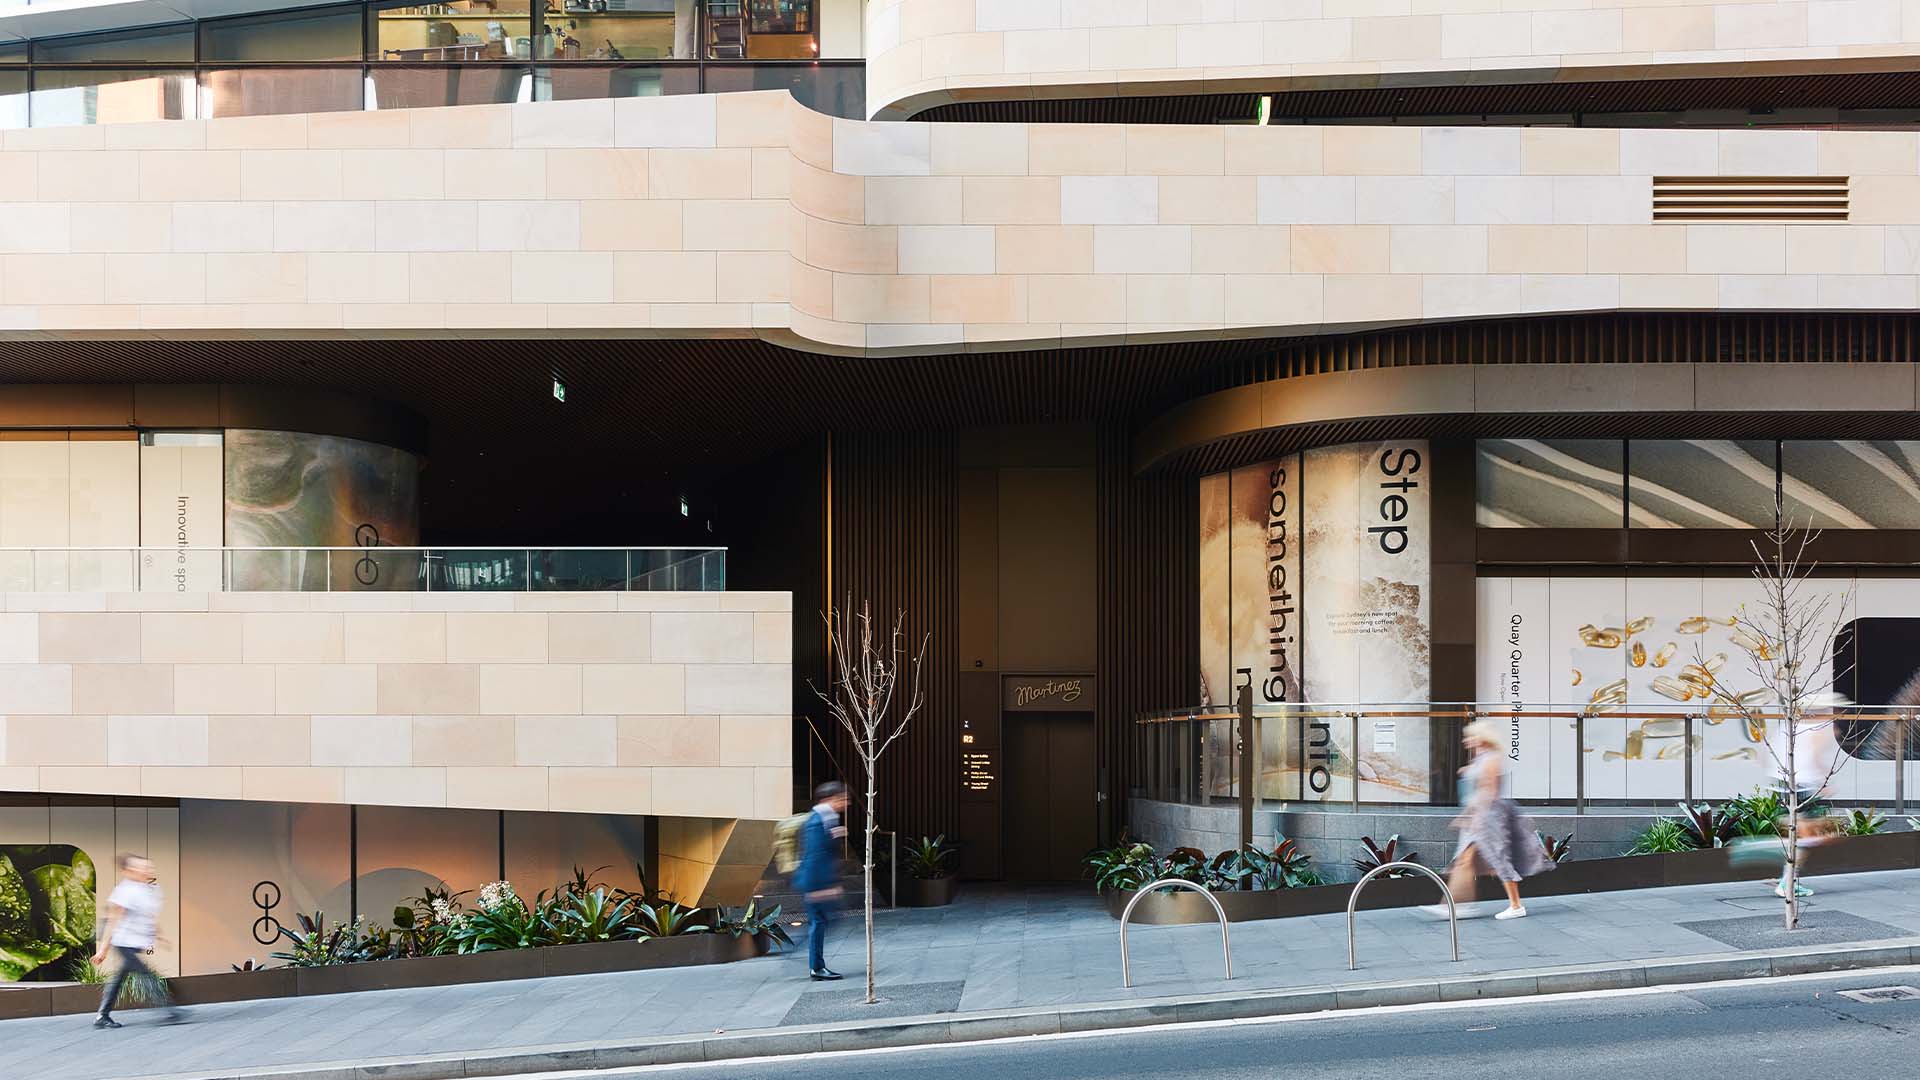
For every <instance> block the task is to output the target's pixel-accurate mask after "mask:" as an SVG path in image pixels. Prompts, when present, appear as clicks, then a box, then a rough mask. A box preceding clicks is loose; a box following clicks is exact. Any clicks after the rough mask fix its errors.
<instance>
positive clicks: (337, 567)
mask: <svg viewBox="0 0 1920 1080" xmlns="http://www.w3.org/2000/svg"><path fill="white" fill-rule="evenodd" d="M726 568H727V552H726V549H725V548H511V547H488V548H481V547H353V548H338V547H332V548H329V547H272V548H175V547H151V548H131V547H105V548H102V547H78V548H50V547H40V548H0V592H14V593H50V592H52V593H75V592H666V591H674V592H708V591H718V590H721V589H724V588H726V582H727V571H726Z"/></svg>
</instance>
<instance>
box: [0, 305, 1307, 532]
mask: <svg viewBox="0 0 1920 1080" xmlns="http://www.w3.org/2000/svg"><path fill="white" fill-rule="evenodd" d="M1273 349H1274V343H1273V342H1271V341H1259V340H1235V341H1207V342H1193V343H1176V344H1167V345H1154V346H1142V347H1135V348H1125V347H1118V346H1114V347H1102V348H1091V349H1056V350H1042V351H1034V352H1008V353H986V354H960V355H951V356H931V357H891V358H885V359H847V358H839V357H830V356H820V355H815V354H811V353H802V352H795V351H792V350H788V349H784V348H781V347H779V346H776V345H771V344H768V343H766V342H763V341H759V340H757V339H751V338H738V339H719V340H688V341H669V340H608V341H577V340H557V341H525V340H517V341H507V340H496V341H452V340H408V341H264V340H242V341H206V340H189V341H145V340H142V341H128V340H117V341H44V340H40V341H23V340H15V341H6V342H0V394H4V393H5V392H6V384H7V383H21V382H45V383H75V382H181V383H187V382H227V383H262V384H269V385H275V386H287V387H330V388H336V389H341V390H346V391H350V392H352V393H355V394H358V395H360V396H363V397H372V398H377V399H384V400H388V401H394V402H398V403H400V404H403V405H406V406H408V407H410V408H411V409H413V410H414V411H415V412H417V413H419V414H420V415H421V416H423V417H425V418H426V421H427V425H428V439H429V454H430V457H431V464H430V467H429V469H428V472H427V476H426V478H425V491H424V499H425V502H426V515H427V516H426V522H425V524H426V527H427V529H428V532H429V535H430V536H432V537H434V538H436V539H438V540H439V541H440V542H447V541H446V540H445V538H446V537H448V536H457V537H461V538H463V539H478V538H488V539H484V540H479V542H488V543H492V542H499V543H508V542H527V543H533V542H560V541H559V540H556V539H553V538H552V537H553V536H554V535H555V533H556V531H558V530H562V529H563V523H564V522H566V521H567V520H570V519H571V520H578V519H579V518H580V516H581V515H583V514H590V513H593V512H595V511H596V509H597V508H603V507H605V506H606V505H607V504H608V503H609V502H610V501H617V500H618V499H619V497H620V496H621V495H623V494H629V495H631V494H633V493H635V492H637V491H639V490H640V489H643V488H644V489H649V490H653V491H654V493H656V494H657V490H655V489H658V488H659V487H660V486H662V485H668V486H669V487H670V486H671V485H688V484H692V485H695V486H698V485H699V484H701V483H705V482H711V481H714V480H716V479H717V478H720V477H724V476H726V475H727V474H729V473H732V472H734V471H736V470H739V469H741V468H743V467H745V466H747V465H750V464H752V463H754V462H756V461H760V460H762V459H764V458H766V457H767V456H768V455H770V454H773V453H776V452H778V451H782V450H784V449H786V448H788V447H791V446H794V445H797V444H799V443H801V442H802V441H803V440H806V439H808V438H810V437H813V436H816V435H818V434H819V433H821V432H823V431H827V430H831V429H871V430H875V431H882V432H885V431H902V432H904V431H916V430H930V429H931V430H938V429H952V428H959V427H970V426H988V425H999V424H1019V423H1039V422H1047V421H1092V420H1099V419H1107V418H1116V417H1117V418H1131V417H1135V416H1137V415H1140V414H1143V413H1144V412H1145V411H1147V410H1148V409H1150V408H1154V407H1157V406H1158V404H1159V403H1160V402H1162V401H1164V400H1166V397H1167V395H1168V394H1169V393H1170V392H1172V391H1173V390H1175V389H1176V388H1178V387H1180V386H1182V385H1184V384H1186V383H1189V382H1191V381H1192V380H1193V379H1194V378H1195V377H1196V376H1197V375H1198V374H1199V373H1200V372H1202V371H1206V370H1209V369H1211V368H1215V367H1218V366H1220V365H1222V364H1226V363H1230V362H1234V361H1242V362H1244V361H1248V360H1250V359H1252V358H1254V357H1257V356H1260V355H1263V354H1267V353H1271V352H1272V351H1273ZM552 377H558V378H559V379H560V380H561V381H563V382H564V383H566V385H567V391H568V392H567V401H566V403H565V404H564V405H562V404H560V403H558V402H556V401H554V400H553V397H552V392H551V385H550V381H549V380H550V378H552ZM621 527H622V526H620V525H619V524H618V522H611V523H609V524H608V525H607V526H606V527H605V528H604V529H601V530H599V531H597V532H592V533H591V534H590V535H584V536H580V537H579V538H578V539H577V540H570V541H569V542H582V543H585V542H600V543H612V542H621V541H632V540H633V539H634V538H633V537H632V536H628V535H615V533H616V532H618V530H619V529H620V528H621ZM523 529H546V530H549V531H547V532H543V533H540V534H539V535H538V536H536V535H534V534H523V533H522V532H520V531H518V530H523ZM540 537H545V539H541V538H540Z"/></svg>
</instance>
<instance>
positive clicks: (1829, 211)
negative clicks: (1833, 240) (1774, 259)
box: [1653, 176, 1848, 222]
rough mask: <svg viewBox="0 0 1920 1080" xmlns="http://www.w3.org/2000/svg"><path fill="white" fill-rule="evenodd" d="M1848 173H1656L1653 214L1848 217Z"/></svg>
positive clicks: (1705, 218) (1682, 218) (1683, 218)
mask: <svg viewBox="0 0 1920 1080" xmlns="http://www.w3.org/2000/svg"><path fill="white" fill-rule="evenodd" d="M1847 181H1848V178H1847V177H1844V176H1656V177H1654V178H1653V220H1655V221H1670V222H1687V221H1693V222H1712V221H1778V222H1822V221H1845V220H1847V205H1848V203H1847V196H1848V190H1847V188H1848V184H1847Z"/></svg>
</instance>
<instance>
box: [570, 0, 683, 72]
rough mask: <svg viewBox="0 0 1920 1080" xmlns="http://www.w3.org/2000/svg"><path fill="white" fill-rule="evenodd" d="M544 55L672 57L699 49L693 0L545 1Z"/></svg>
mask: <svg viewBox="0 0 1920 1080" xmlns="http://www.w3.org/2000/svg"><path fill="white" fill-rule="evenodd" d="M545 4H546V7H545V11H546V23H547V25H546V30H545V32H543V33H542V34H541V36H540V42H539V54H540V56H541V58H542V59H551V60H673V59H690V58H692V57H693V56H694V55H695V53H694V48H693V41H694V36H693V35H694V26H695V25H696V23H697V22H698V20H697V19H696V18H695V17H694V6H693V5H694V0H626V2H625V3H624V4H619V5H618V6H614V7H609V5H608V2H607V0H545Z"/></svg>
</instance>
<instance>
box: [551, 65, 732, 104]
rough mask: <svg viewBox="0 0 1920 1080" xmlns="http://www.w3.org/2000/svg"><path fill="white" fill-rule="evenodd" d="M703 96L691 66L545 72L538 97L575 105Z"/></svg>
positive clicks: (564, 68) (576, 68)
mask: <svg viewBox="0 0 1920 1080" xmlns="http://www.w3.org/2000/svg"><path fill="white" fill-rule="evenodd" d="M699 92H700V71H699V69H698V68H696V67H694V66H693V65H691V64H686V65H655V64H647V65H638V64H636V65H632V66H621V67H596V66H594V65H590V64H581V65H579V66H574V65H571V64H569V65H563V66H558V67H552V68H542V69H541V70H540V77H539V85H538V87H537V91H536V97H537V98H538V100H541V101H573V100H577V99H580V98H618V97H658V96H659V95H661V94H697V93H699Z"/></svg>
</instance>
